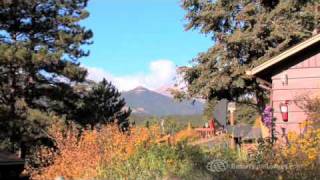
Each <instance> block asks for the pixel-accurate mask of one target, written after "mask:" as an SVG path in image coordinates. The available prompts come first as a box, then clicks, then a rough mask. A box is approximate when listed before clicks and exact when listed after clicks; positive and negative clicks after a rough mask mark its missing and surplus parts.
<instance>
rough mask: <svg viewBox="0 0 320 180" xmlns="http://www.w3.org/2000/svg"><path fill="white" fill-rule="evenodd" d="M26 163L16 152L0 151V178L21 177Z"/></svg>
mask: <svg viewBox="0 0 320 180" xmlns="http://www.w3.org/2000/svg"><path fill="white" fill-rule="evenodd" d="M24 163H25V162H24V160H23V159H20V158H19V157H18V156H16V155H15V154H12V153H9V152H6V151H0V179H12V180H14V179H20V178H19V176H20V174H21V172H22V171H23V169H24Z"/></svg>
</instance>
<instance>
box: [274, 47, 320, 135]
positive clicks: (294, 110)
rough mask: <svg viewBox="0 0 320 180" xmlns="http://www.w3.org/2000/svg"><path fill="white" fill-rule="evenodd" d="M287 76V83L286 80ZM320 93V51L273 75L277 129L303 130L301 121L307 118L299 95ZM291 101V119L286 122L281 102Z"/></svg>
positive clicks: (280, 131) (278, 130) (278, 131)
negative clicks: (283, 119) (281, 109)
mask: <svg viewBox="0 0 320 180" xmlns="http://www.w3.org/2000/svg"><path fill="white" fill-rule="evenodd" d="M285 77H287V79H288V81H287V84H286V83H284V82H285V79H286V78H285ZM315 93H317V94H320V53H318V54H316V55H313V56H311V57H310V58H308V59H306V60H304V61H302V62H300V63H298V64H296V65H294V66H292V67H290V68H288V69H284V70H282V71H281V72H280V73H278V74H276V75H274V76H272V99H271V100H272V106H273V109H274V117H275V118H276V131H277V133H280V134H282V130H281V129H282V128H285V129H286V133H287V132H289V131H296V132H299V131H300V132H301V131H303V130H302V129H301V125H300V126H299V123H301V122H303V121H305V120H306V119H307V115H306V112H304V111H303V110H302V109H301V108H300V107H299V104H301V101H299V97H301V96H304V95H309V96H313V95H314V94H315ZM285 101H289V104H288V107H289V121H288V123H284V122H283V121H282V117H281V113H280V108H279V106H280V103H284V102H285Z"/></svg>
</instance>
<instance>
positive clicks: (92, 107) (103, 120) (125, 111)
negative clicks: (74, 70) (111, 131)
mask: <svg viewBox="0 0 320 180" xmlns="http://www.w3.org/2000/svg"><path fill="white" fill-rule="evenodd" d="M79 104H82V105H80V106H79V108H78V111H77V113H76V114H75V117H74V119H75V120H76V121H77V122H78V123H79V124H81V125H82V126H87V125H89V126H90V127H91V128H94V127H95V126H97V125H101V124H109V123H114V122H116V123H118V125H119V127H120V128H121V129H122V130H126V128H128V126H129V122H128V117H129V115H130V113H131V110H130V108H126V103H125V100H124V98H122V97H121V93H120V92H119V91H118V90H117V89H116V88H115V86H113V85H112V84H111V82H108V81H107V80H106V79H103V80H102V81H101V82H99V83H98V84H94V85H93V87H92V88H91V89H90V90H88V91H87V93H86V94H85V95H84V98H83V102H82V103H79Z"/></svg>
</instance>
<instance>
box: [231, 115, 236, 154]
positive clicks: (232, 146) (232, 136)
mask: <svg viewBox="0 0 320 180" xmlns="http://www.w3.org/2000/svg"><path fill="white" fill-rule="evenodd" d="M234 125H235V123H234V111H233V110H232V111H230V126H231V127H232V128H233V129H232V134H231V141H230V147H231V149H235V146H236V145H235V142H234Z"/></svg>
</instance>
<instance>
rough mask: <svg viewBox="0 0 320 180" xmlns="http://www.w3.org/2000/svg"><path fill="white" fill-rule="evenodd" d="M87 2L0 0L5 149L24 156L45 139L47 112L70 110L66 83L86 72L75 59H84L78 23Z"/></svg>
mask: <svg viewBox="0 0 320 180" xmlns="http://www.w3.org/2000/svg"><path fill="white" fill-rule="evenodd" d="M86 6H87V0H76V1H42V0H32V1H29V0H19V1H0V31H1V35H0V74H1V76H0V104H1V107H0V109H1V115H0V116H1V121H0V127H1V128H2V129H6V131H1V132H0V137H1V140H2V139H9V141H10V144H11V148H10V150H11V151H16V150H17V149H18V148H20V149H21V150H22V156H24V155H25V153H26V151H27V149H28V148H29V146H30V145H33V144H35V143H36V142H38V141H42V140H43V138H45V137H46V133H45V132H46V127H47V126H48V124H50V121H52V120H51V118H49V114H50V113H53V112H54V113H57V114H60V115H61V116H63V115H67V116H68V115H69V114H71V113H72V112H73V110H74V107H75V104H74V103H76V102H77V98H78V97H79V96H78V95H77V93H76V92H74V90H73V86H72V84H75V83H78V82H82V81H83V80H84V79H85V76H86V74H87V72H86V70H85V69H84V68H82V67H80V64H79V61H78V59H79V58H81V57H85V56H87V55H88V52H86V51H84V50H83V49H82V48H81V46H82V45H87V44H90V43H91V42H90V39H91V37H92V32H91V31H90V30H87V29H85V28H84V27H82V26H81V25H80V23H79V22H80V21H81V20H83V19H85V18H87V17H88V12H87V11H86V10H85V8H86Z"/></svg>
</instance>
